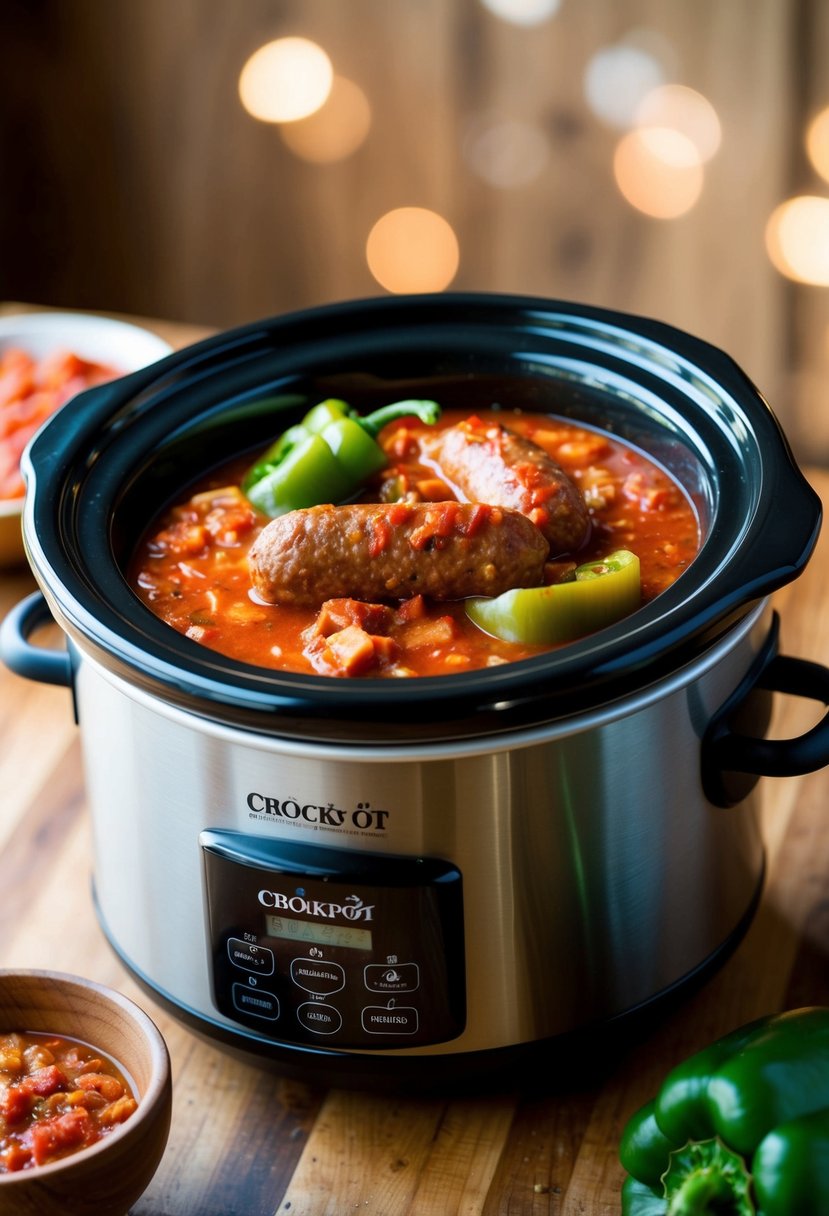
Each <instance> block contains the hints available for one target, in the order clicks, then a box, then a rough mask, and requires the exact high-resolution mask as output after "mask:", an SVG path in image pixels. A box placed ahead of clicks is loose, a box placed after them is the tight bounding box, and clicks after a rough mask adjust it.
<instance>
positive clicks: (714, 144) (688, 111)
mask: <svg viewBox="0 0 829 1216" xmlns="http://www.w3.org/2000/svg"><path fill="white" fill-rule="evenodd" d="M635 123H636V126H637V127H669V128H671V129H672V130H674V131H679V132H681V134H682V135H684V136H686V138H687V139H690V141H691V143H692V144H693V145H694V147H695V148H696V150H697V152H698V153H699V157H700V160H702V161H703V162H705V161H708V160H710V159H711V157H712V156H714V155H716V153H717V151H718V150H719V146H720V142H721V140H722V128H721V126H720V120H719V118H718V116H717V111H716V110H715V109H714V107H713V106H712V105H711V102H710V101H709V100H708V98H707V97H703V95H702V93H698V92H697V91H696V89H689V88H688V87H687V85H684V84H663V85H659V87H658V88H655V89H651V91H650V92H649V93H646V94H645V96H644V97H643V98H642V100H641V101H640V103H639V105H638V106H637V107H636V114H635Z"/></svg>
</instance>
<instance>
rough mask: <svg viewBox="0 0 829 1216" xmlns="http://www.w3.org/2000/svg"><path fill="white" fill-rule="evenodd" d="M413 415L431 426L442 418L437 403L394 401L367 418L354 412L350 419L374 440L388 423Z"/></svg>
mask: <svg viewBox="0 0 829 1216" xmlns="http://www.w3.org/2000/svg"><path fill="white" fill-rule="evenodd" d="M411 414H414V416H415V417H416V418H419V419H420V421H421V422H425V423H427V425H429V426H431V425H432V423H434V422H437V420H438V418H439V417H440V406H439V405H438V403H437V401H393V402H392V403H391V404H390V405H383V406H381V407H380V409H379V410H375V411H374V412H373V413H371V414H367V415H366V416H365V418H361V417H360V415H359V414H357V413H355V412H354V411H351V414H350V417H352V418H353V419H354V421H355V422H358V423H359V424H360V426H361V427H362V428H363V430H364V431H367V432H368V434H369V435H370V436H371V437H372V439H376V438H377V436H378V435H379V434H380V432H381V430H382V429H383V427H384V426H385V425H386V423H387V422H393V421H394V419H395V418H407V417H409V416H410V415H411Z"/></svg>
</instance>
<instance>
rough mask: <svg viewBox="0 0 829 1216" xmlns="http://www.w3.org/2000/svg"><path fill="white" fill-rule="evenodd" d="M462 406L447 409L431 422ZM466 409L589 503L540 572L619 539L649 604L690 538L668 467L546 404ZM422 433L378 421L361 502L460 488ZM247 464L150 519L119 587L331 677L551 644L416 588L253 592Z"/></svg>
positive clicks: (490, 658) (498, 655)
mask: <svg viewBox="0 0 829 1216" xmlns="http://www.w3.org/2000/svg"><path fill="white" fill-rule="evenodd" d="M467 417H468V414H467V413H464V412H462V411H458V410H446V411H445V412H444V413H443V415H442V417H441V419H440V420H439V422H438V423H437V424H436V426H437V427H439V428H440V427H449V426H452V425H456V424H457V423H459V422H461V421H463V420H464V419H465V418H467ZM476 418H479V419H482V420H483V421H484V422H488V421H491V422H492V423H493V425H495V424H500V425H501V426H506V427H508V428H509V430H511V431H514V432H516V433H517V434H519V435H522V436H524V437H526V438H527V439H530V440H532V442H533V443H535V444H537V445H539V447H541V448H542V449H543V450H544V451H545V452H547V453H548V454H549V455H550V456H552V457H553V458H554V459H555V460H556V461H557V462H558V463H559V464H560V465H561V467H562V468H563V469H564V471H565V472H566V473H567V475H568V476H569V477H570V479H571V480H572V481H573V483H574V484H575V486H576V487H577V489H578V491H579V493H580V494H581V495H582V497H583V500H584V502H585V504H586V506H587V510H588V513H589V517H590V523H591V528H590V537H589V540H588V542H587V543H586V544H585V545H584V546H583V547H582V548H581V549H580V550H579V552H578V553H576V554H572V555H571V554H564V555H560V554H559V555H556V556H555V558H554V560H552V561H550V562H548V563H547V566H546V568H545V582H546V583H555V582H558V581H561V580H563V579H567V578H568V577H572V572H573V570H574V569H575V567H576V565H577V564H578V565H580V564H582V563H585V562H592V561H599V560H600V559H601V558H602V557H604V556H606V555H607V554H609V553H611V552H612V551H614V550H619V549H627V550H630V551H632V552H633V553H635V554H636V556H637V557H638V558H639V562H640V571H641V600H642V603H648V602H649V601H650V600H652V599H653V598H654V597H655V596H657V595H659V594H660V592H662V591H664V590H665V589H666V588H667V587H669V586H670V585H671V584H672V583H673V582H674V581H675V580H676V579H677V578H678V577H679V575H680V574H682V572H683V571H684V570H685V569H687V567H688V566H689V564H690V563H691V562H692V561H693V559H694V557H695V556H696V554H697V552H698V549H699V544H700V529H699V522H698V519H697V515H696V512H695V510H694V507H693V505H692V503H691V501H690V500H689V498H688V497H687V496H686V494H685V493H684V491H683V490H682V488H681V487H680V486H679V485H678V484H677V483H676V482H675V481H674V480H673V479H672V477H671V476H670V475H669V474H668V473H667V472H666V471H665V470H664V469H663V468H662V467H661V466H659V465H657V464H655V463H654V462H653V461H651V460H650V459H648V457H646V456H645V455H644V454H643V453H642V452H641V451H639V450H638V449H636V448H633V447H631V446H629V445H627V444H625V443H624V442H622V441H621V440H619V439H617V438H616V437H615V436H612V435H609V434H607V433H605V432H600V431H594V430H591V429H588V428H585V427H580V426H578V425H575V424H573V423H571V422H568V421H565V420H563V419H560V418H557V417H553V416H549V415H543V414H523V413H512V412H508V411H504V410H493V411H478V412H477V413H476ZM434 429H435V428H432V427H430V428H428V431H429V432H433V431H434ZM426 431H427V428H426V427H425V426H424V425H423V424H422V423H419V422H417V421H416V420H412V421H409V420H404V421H403V422H400V423H392V424H390V425H389V426H388V427H387V428H386V429H385V430H384V431H383V432H381V435H380V437H379V441H380V443H381V444H382V446H383V448H384V450H385V451H386V453H387V456H388V465H387V467H386V468H384V469H383V470H381V472H380V473H379V474H377V475H375V477H374V478H373V479H372V481H371V483H370V484H369V485H368V486H366V488H365V491H364V493H363V494H362V495H361V501H364V502H373V503H377V502H395V501H410V502H435V503H440V502H446V501H448V500H452V499H457V498H458V497H459V496H458V495H457V494H456V493H455V492H454V490H453V488H452V487H451V486H450V485H449V484H448V483H447V481H446V480H444V478H443V477H442V476H441V473H440V470H439V469H437V468H436V467H435V466H434V464H433V463H430V462H429V461H428V459H427V457H426V456H425V455H424V452H423V449H422V447H421V439H422V437H423V436H424V435H425V433H426ZM248 463H249V461H247V462H238V461H237V462H234V463H232V464H229V465H227V466H226V467H224V468H222V469H220V470H218V471H217V472H214V473H212V474H211V475H210V476H209V477H208V478H206V479H205V480H204V482H203V484H201V485H200V486H198V487H197V489H196V492H195V493H193V494H191V495H190V496H189V497H188V498H186V499H184V500H183V501H181V502H180V503H178V504H176V505H175V506H173V507H172V509H170V510H168V511H166V512H165V513H164V514H163V516H162V517H161V518H159V519H157V520H156V521H155V522H154V523H153V525H152V526H151V528H150V530H149V532H148V533H147V535H146V536H145V538H144V539H143V541H142V543H141V544H140V546H139V548H138V550H137V552H136V554H135V556H134V560H133V562H132V564H131V567H130V569H129V571H128V577H129V580H130V583H131V585H132V586H133V588H134V589H135V591H136V593H137V594H138V595H139V597H140V598H141V599H142V601H143V602H144V603H145V604H146V605H147V606H148V607H149V608H150V609H151V610H152V611H153V612H154V613H155V614H156V615H157V616H159V617H160V618H161V619H162V620H164V621H166V622H167V623H168V624H169V625H170V626H171V627H172V628H174V629H176V630H178V631H179V632H180V633H182V634H184V635H186V636H187V637H189V638H191V639H192V640H194V641H196V642H198V643H200V644H201V645H203V646H207V647H209V648H210V649H212V650H215V651H218V652H219V653H221V654H224V655H226V656H228V657H230V658H233V659H236V660H239V661H241V662H243V663H249V664H253V665H255V666H257V667H266V668H272V669H275V670H279V671H294V672H303V673H308V672H315V673H320V674H324V675H332V676H341V675H349V676H352V675H353V676H359V675H366V676H380V677H391V678H394V677H400V676H423V675H432V676H435V675H449V674H452V673H457V672H463V671H470V670H475V669H478V668H483V667H489V666H493V665H497V664H499V663H505V662H512V661H515V660H518V659H523V658H528V657H532V656H534V655H537V654H539V653H544V652H545V651H546V650H548V649H550V648H549V647H544V646H538V645H527V644H524V643H519V642H507V641H503V640H501V639H498V638H493V637H492V636H490V635H489V634H486V633H484V632H483V631H482V630H481V629H480V628H478V627H477V626H476V625H475V624H473V623H472V621H471V620H470V619H469V618H468V617H467V614H466V611H465V608H464V601H462V600H455V601H450V600H443V601H438V600H427V599H425V598H424V597H423V596H415V597H413V598H411V599H402V600H400V601H395V600H390V601H387V602H383V603H370V604H367V603H363V602H362V601H361V600H360V599H359V598H357V597H356V596H355V597H351V598H349V597H346V598H342V599H336V600H330V601H328V602H327V603H326V604H324V605H319V606H317V607H315V608H307V607H304V608H299V607H296V606H291V605H285V604H280V605H272V604H266V603H263V602H261V601H260V600H258V599H257V598H256V597H255V596H254V595H252V594H251V578H250V571H249V568H248V560H247V557H248V553H249V550H250V548H251V546H252V544H253V542H254V540H255V539H256V537H257V536H258V535H259V533H260V532H261V531H262V529H263V528H264V526H265V525H266V524H267V523H268V520H267V518H266V517H265V516H264V515H262V514H260V513H259V512H257V511H256V510H255V509H254V508H253V507H252V506H251V504H250V503H249V502H248V500H247V499H246V498H245V496H244V495H243V493H242V491H241V489H240V488H239V486H240V483H241V480H242V477H243V474H244V472H245V469H246V468H247V465H248ZM358 635H359V640H360V645H359V646H349V648H348V649H347V650H346V649H345V648H344V649H343V653H342V654H341V655H338V653H337V652H336V648H335V647H334V646H332V645H329V644H328V643H329V642H330V639H331V638H332V637H335V636H336V637H337V638H339V637H341V636H342V637H346V636H347V637H348V638H349V641H352V640H353V639H355V638H357V637H358ZM365 637H368V638H370V639H372V642H371V645H367V644H365V642H364V641H363V639H364V638H365ZM320 639H322V641H321V640H320ZM358 652H359V653H358Z"/></svg>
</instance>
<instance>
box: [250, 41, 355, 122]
mask: <svg viewBox="0 0 829 1216" xmlns="http://www.w3.org/2000/svg"><path fill="white" fill-rule="evenodd" d="M333 77H334V72H333V68H332V66H331V60H330V59H329V58H328V56H327V55H326V53H325V51H324V50H323V49H322V47H321V46H317V44H316V43H315V42H311V41H310V40H309V39H308V38H278V39H277V40H276V41H275V42H268V43H266V44H265V46H261V47H260V48H259V50H258V51H254V53H253V54H252V55H251V57H250V59H248V61H247V63H246V64H245V66H244V67H243V68H242V71H241V73H240V76H239V97H240V98H241V101H242V105H243V106H244V107H245V109H246V110H247V112H248V113H249V114H250V115H252V117H253V118H258V119H260V121H262V122H295V121H296V120H297V119H300V118H307V116H308V115H309V114H313V113H314V111H315V110H318V109H319V108H320V106H321V105H323V104H324V103H325V100H326V98H327V97H328V94H329V92H330V91H331V84H332V81H333Z"/></svg>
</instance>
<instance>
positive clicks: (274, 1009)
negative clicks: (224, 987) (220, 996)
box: [232, 984, 279, 1022]
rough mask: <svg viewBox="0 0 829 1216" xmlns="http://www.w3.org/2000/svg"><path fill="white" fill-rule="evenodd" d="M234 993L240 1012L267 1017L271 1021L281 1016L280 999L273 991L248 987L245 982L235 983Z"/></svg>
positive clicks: (234, 1000) (235, 1003) (234, 1002)
mask: <svg viewBox="0 0 829 1216" xmlns="http://www.w3.org/2000/svg"><path fill="white" fill-rule="evenodd" d="M232 995H233V1004H234V1006H235V1008H236V1009H238V1010H239V1012H240V1013H248V1014H253V1016H254V1017H257V1018H266V1019H267V1021H269V1022H275V1021H276V1019H277V1018H278V1017H279V1000H278V999H277V997H275V996H274V994H273V993H272V992H265V991H263V989H261V988H248V987H247V986H246V985H245V984H234V985H233V988H232Z"/></svg>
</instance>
